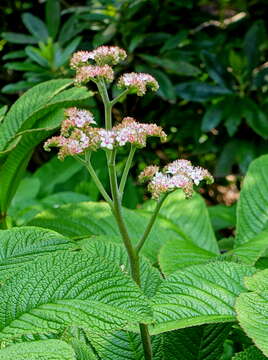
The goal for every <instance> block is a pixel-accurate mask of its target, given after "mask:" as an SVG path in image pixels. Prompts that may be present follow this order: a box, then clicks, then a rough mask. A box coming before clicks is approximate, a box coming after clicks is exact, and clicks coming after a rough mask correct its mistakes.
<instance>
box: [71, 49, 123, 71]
mask: <svg viewBox="0 0 268 360" xmlns="http://www.w3.org/2000/svg"><path fill="white" fill-rule="evenodd" d="M126 57H127V53H126V52H125V50H123V49H121V48H119V47H118V46H100V47H98V48H97V49H95V50H92V51H78V52H76V53H74V54H73V56H72V58H71V61H70V66H71V68H72V69H74V70H77V69H78V68H79V67H81V66H83V65H86V64H88V61H89V60H92V61H95V63H96V64H97V65H116V64H118V63H120V62H121V61H123V60H125V58H126Z"/></svg>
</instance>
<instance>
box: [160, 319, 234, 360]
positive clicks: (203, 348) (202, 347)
mask: <svg viewBox="0 0 268 360" xmlns="http://www.w3.org/2000/svg"><path fill="white" fill-rule="evenodd" d="M230 329H231V324H216V325H202V326H195V327H191V328H186V329H180V330H176V331H171V332H167V333H166V334H163V348H164V354H163V355H164V357H163V359H164V360H196V359H198V360H215V359H219V357H220V356H221V354H222V352H223V343H224V341H225V339H226V337H227V336H228V334H229V332H230Z"/></svg>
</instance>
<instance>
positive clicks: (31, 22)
mask: <svg viewBox="0 0 268 360" xmlns="http://www.w3.org/2000/svg"><path fill="white" fill-rule="evenodd" d="M22 21H23V23H24V25H25V26H26V27H27V29H28V30H29V31H30V33H31V34H32V35H33V36H34V37H35V38H36V39H38V41H46V40H47V39H48V31H47V27H46V25H45V23H44V22H43V21H42V20H41V19H39V18H38V17H37V16H34V15H32V14H30V13H24V14H23V15H22Z"/></svg>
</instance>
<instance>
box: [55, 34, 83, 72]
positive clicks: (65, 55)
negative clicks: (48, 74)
mask: <svg viewBox="0 0 268 360" xmlns="http://www.w3.org/2000/svg"><path fill="white" fill-rule="evenodd" d="M81 40H82V37H81V36H77V37H76V38H74V39H73V40H72V41H71V42H70V43H69V44H68V46H66V48H65V49H64V50H63V51H62V54H61V57H60V59H59V61H57V63H56V65H57V66H58V67H60V66H63V65H65V64H66V63H67V62H68V61H69V59H70V57H71V55H72V54H73V53H74V52H75V50H76V48H77V46H78V45H79V44H80V42H81Z"/></svg>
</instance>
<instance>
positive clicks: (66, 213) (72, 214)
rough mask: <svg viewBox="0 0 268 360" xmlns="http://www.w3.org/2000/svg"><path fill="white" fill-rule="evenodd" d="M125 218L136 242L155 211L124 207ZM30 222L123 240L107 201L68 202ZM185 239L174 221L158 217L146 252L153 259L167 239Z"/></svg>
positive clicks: (78, 234)
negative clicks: (69, 203)
mask: <svg viewBox="0 0 268 360" xmlns="http://www.w3.org/2000/svg"><path fill="white" fill-rule="evenodd" d="M123 214H124V219H125V222H126V225H127V228H128V230H129V234H130V237H131V239H132V240H133V242H136V241H137V240H139V239H140V237H141V235H142V234H143V231H144V230H145V226H146V224H147V222H148V221H149V219H150V217H151V214H150V213H147V212H144V211H142V212H139V211H134V210H129V209H124V212H123ZM29 224H30V225H35V226H41V227H44V228H49V229H52V230H55V231H57V232H59V233H61V234H63V235H66V236H69V237H71V238H77V237H78V238H79V237H88V236H91V235H105V238H106V236H107V235H108V237H109V239H110V240H111V241H117V242H120V243H121V241H122V240H121V237H120V235H119V231H118V228H117V224H116V223H115V220H114V217H113V215H112V213H111V210H110V208H109V206H108V205H107V204H105V203H94V202H88V203H85V202H84V203H80V204H75V205H74V204H71V205H64V206H61V207H59V208H56V209H50V210H47V211H44V212H42V213H40V214H38V215H37V216H36V217H35V218H34V219H33V220H32V221H31V222H30V223H29ZM178 237H180V238H185V236H184V234H183V233H180V231H179V229H177V228H176V226H175V225H173V224H172V223H171V222H169V221H168V220H165V219H158V220H157V221H156V224H155V226H154V227H153V229H152V231H151V233H150V235H149V237H148V239H147V241H146V243H145V246H144V247H143V249H142V252H143V254H144V255H145V256H147V257H148V258H149V259H150V260H152V261H153V262H155V261H156V259H157V254H158V251H159V249H160V247H161V246H162V244H163V243H164V242H166V241H167V240H168V239H172V238H178Z"/></svg>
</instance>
